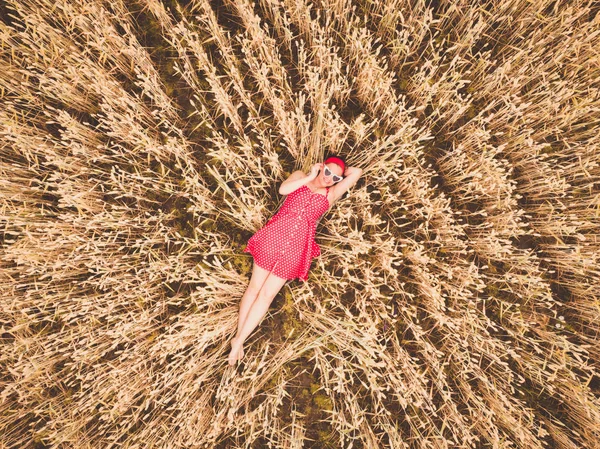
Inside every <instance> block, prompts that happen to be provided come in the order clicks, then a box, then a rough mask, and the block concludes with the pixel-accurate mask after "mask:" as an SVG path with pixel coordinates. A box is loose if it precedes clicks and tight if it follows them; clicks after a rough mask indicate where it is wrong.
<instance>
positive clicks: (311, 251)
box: [244, 185, 330, 281]
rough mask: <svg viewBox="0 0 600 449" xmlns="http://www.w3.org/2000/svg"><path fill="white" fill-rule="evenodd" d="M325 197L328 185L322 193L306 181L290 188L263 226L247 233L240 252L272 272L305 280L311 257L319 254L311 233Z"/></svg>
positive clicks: (324, 208)
mask: <svg viewBox="0 0 600 449" xmlns="http://www.w3.org/2000/svg"><path fill="white" fill-rule="evenodd" d="M328 197H329V187H327V194H326V195H323V194H321V193H316V192H313V191H312V190H310V188H308V186H306V185H303V186H302V187H300V188H298V189H296V190H294V191H293V192H292V193H290V194H289V195H288V196H287V197H286V199H285V201H284V202H283V204H282V205H281V208H280V209H279V211H278V212H277V213H276V214H275V215H273V217H272V218H271V219H270V220H269V221H268V222H267V223H266V224H265V226H264V227H262V228H261V229H259V230H258V231H257V232H256V233H255V234H254V235H253V236H252V237H250V239H249V240H248V244H247V246H246V248H244V252H246V253H250V254H252V257H253V258H254V263H255V264H257V265H258V266H259V267H261V268H264V269H265V270H269V271H272V272H273V274H275V275H276V276H279V277H281V278H284V279H288V280H291V279H295V278H300V279H301V280H302V281H306V280H307V279H308V270H309V268H310V264H311V262H312V259H314V258H315V257H317V256H319V255H320V254H321V248H320V247H319V245H317V243H316V242H315V240H314V236H315V233H316V230H317V221H318V220H319V218H321V215H323V214H324V213H325V212H327V209H329V206H330V204H329V199H328Z"/></svg>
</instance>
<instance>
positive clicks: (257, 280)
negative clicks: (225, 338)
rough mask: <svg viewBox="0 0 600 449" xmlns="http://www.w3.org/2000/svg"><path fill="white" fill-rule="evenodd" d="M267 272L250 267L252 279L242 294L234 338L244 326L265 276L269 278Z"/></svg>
mask: <svg viewBox="0 0 600 449" xmlns="http://www.w3.org/2000/svg"><path fill="white" fill-rule="evenodd" d="M269 273H270V272H269V271H268V270H265V269H264V268H261V267H259V266H258V265H256V264H253V266H252V277H251V278H250V283H249V284H248V288H246V291H245V292H244V296H242V300H241V301H240V314H239V317H238V325H237V332H236V334H235V338H237V337H238V335H240V332H241V330H242V326H243V325H244V321H246V317H247V316H248V311H249V310H250V307H251V306H252V303H253V302H254V301H255V300H256V298H257V297H258V292H259V291H260V289H261V287H262V286H263V284H264V283H265V281H266V279H267V276H269Z"/></svg>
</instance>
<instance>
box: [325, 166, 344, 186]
mask: <svg viewBox="0 0 600 449" xmlns="http://www.w3.org/2000/svg"><path fill="white" fill-rule="evenodd" d="M324 167H325V169H324V170H323V173H324V174H325V176H327V177H328V178H329V177H330V176H331V175H333V172H332V171H331V170H329V167H327V165H325V166H324ZM342 179H344V177H343V176H338V175H333V182H340V181H341V180H342Z"/></svg>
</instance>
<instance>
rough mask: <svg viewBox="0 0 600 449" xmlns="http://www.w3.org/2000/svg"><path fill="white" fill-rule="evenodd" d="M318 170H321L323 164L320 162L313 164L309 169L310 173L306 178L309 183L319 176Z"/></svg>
mask: <svg viewBox="0 0 600 449" xmlns="http://www.w3.org/2000/svg"><path fill="white" fill-rule="evenodd" d="M319 170H323V164H322V163H321V162H318V163H316V164H313V166H312V167H311V168H310V173H309V174H308V178H309V179H310V180H311V181H312V180H313V179H315V178H316V177H317V176H318V175H319Z"/></svg>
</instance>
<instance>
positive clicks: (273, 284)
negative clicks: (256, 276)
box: [228, 273, 287, 365]
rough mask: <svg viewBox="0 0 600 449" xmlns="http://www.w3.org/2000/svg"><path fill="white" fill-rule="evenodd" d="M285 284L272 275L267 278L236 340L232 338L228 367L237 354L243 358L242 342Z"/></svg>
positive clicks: (282, 280)
mask: <svg viewBox="0 0 600 449" xmlns="http://www.w3.org/2000/svg"><path fill="white" fill-rule="evenodd" d="M286 282H287V279H283V278H280V277H279V276H275V275H274V274H273V273H271V274H270V275H269V276H268V277H267V280H266V281H265V283H264V285H263V287H262V288H261V289H260V292H259V293H258V297H257V298H256V300H255V301H254V303H253V304H252V305H251V307H250V310H249V311H248V315H247V317H246V320H245V322H244V324H243V326H242V329H241V330H240V331H239V333H238V334H237V335H236V338H234V339H233V340H232V342H231V352H230V353H229V357H228V361H229V364H230V365H233V364H234V363H235V361H236V360H238V356H239V354H241V357H243V347H244V346H243V345H244V341H246V338H248V336H249V335H250V334H251V333H252V331H253V330H254V329H255V328H256V326H258V324H259V323H260V322H261V321H262V319H263V318H264V316H265V315H266V314H267V310H269V306H270V305H271V302H272V301H273V299H274V298H275V296H276V295H277V293H278V292H279V290H281V287H283V286H284V285H285V283H286ZM241 357H240V358H241Z"/></svg>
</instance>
